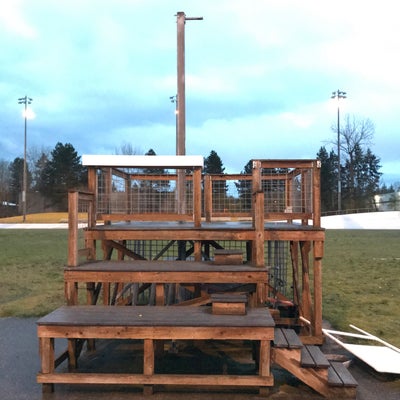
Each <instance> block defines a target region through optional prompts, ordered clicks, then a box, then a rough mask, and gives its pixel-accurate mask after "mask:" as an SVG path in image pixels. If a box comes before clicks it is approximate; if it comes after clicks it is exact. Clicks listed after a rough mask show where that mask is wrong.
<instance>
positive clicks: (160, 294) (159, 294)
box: [156, 283, 165, 306]
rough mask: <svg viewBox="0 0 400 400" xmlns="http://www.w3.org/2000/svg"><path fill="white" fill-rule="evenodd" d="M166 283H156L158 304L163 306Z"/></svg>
mask: <svg viewBox="0 0 400 400" xmlns="http://www.w3.org/2000/svg"><path fill="white" fill-rule="evenodd" d="M164 297H165V294H164V284H163V283H157V284H156V306H163V305H164Z"/></svg>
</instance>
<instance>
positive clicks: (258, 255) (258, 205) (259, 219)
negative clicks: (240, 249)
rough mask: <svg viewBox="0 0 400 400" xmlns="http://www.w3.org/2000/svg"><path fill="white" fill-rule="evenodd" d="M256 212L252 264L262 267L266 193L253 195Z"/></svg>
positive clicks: (263, 262)
mask: <svg viewBox="0 0 400 400" xmlns="http://www.w3.org/2000/svg"><path fill="white" fill-rule="evenodd" d="M253 211H254V218H253V224H254V226H253V227H254V231H255V233H254V236H255V237H254V243H253V246H252V263H253V265H255V266H257V267H262V266H264V264H265V261H264V193H263V192H256V193H254V194H253Z"/></svg>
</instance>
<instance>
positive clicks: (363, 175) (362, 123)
mask: <svg viewBox="0 0 400 400" xmlns="http://www.w3.org/2000/svg"><path fill="white" fill-rule="evenodd" d="M336 129H337V128H336V127H332V130H333V131H336ZM373 135H374V126H373V123H372V122H371V121H370V120H368V119H357V118H355V117H354V116H353V117H351V116H345V118H344V124H343V126H340V142H339V146H340V147H339V148H340V152H341V157H340V176H341V179H340V180H341V200H342V210H343V211H345V210H354V209H372V208H373V207H374V204H373V198H374V195H375V194H382V193H391V192H394V191H395V188H394V187H393V185H391V186H389V187H387V186H386V185H385V184H382V185H381V183H380V178H381V175H382V173H381V172H380V168H381V165H380V158H379V157H378V156H376V155H375V154H374V153H373V152H372V150H371V148H370V145H371V141H372V138H373ZM330 145H332V148H331V149H327V147H326V146H322V147H320V149H319V151H318V152H317V154H316V158H317V159H319V160H320V161H321V209H322V211H323V212H333V211H336V210H338V175H339V157H338V154H337V152H336V153H335V149H337V148H338V143H337V140H336V141H332V142H330ZM34 153H36V155H35V154H34ZM137 153H138V150H137V149H133V148H132V145H130V144H123V145H122V146H121V147H120V149H116V154H137ZM155 154H156V153H155V151H154V150H153V149H150V150H149V151H148V152H147V153H146V155H150V156H151V155H155ZM29 155H30V157H28V158H29V160H28V163H27V164H28V166H27V188H28V193H29V194H30V195H32V194H33V193H38V194H40V195H41V196H42V198H43V199H45V200H44V201H45V208H49V209H52V210H54V211H65V210H66V209H67V192H68V190H69V189H71V188H81V187H82V188H84V187H85V186H86V184H87V182H86V180H87V171H86V168H85V167H83V166H82V163H81V157H80V156H79V155H78V153H77V151H76V150H75V148H74V147H73V145H72V144H70V143H65V144H62V143H60V142H59V143H57V144H56V146H55V147H54V149H53V150H51V151H45V150H42V151H40V152H37V151H36V152H35V151H33V152H31V153H30V154H29ZM266 158H270V157H266ZM23 165H24V160H23V158H20V157H17V158H15V159H14V160H13V161H12V162H7V161H5V160H0V204H1V205H2V207H1V211H2V214H3V215H4V213H5V212H6V210H7V211H10V210H15V209H16V207H14V208H12V207H7V205H14V204H15V205H17V204H19V203H20V196H21V192H22V188H23ZM143 172H145V171H143ZM204 172H205V173H209V174H224V173H225V167H224V165H223V162H222V159H221V158H220V156H219V155H218V154H217V152H216V151H215V150H211V152H210V153H209V155H208V156H207V157H205V158H204ZM267 172H268V173H271V172H274V171H265V173H267ZM275 172H282V171H275ZM241 173H242V174H249V173H251V160H249V162H248V163H247V164H246V165H245V166H244V167H243V170H242V171H241ZM218 185H219V186H218V187H216V188H215V190H217V191H218V192H219V193H224V194H226V192H227V190H228V187H227V185H226V182H225V181H220V182H218ZM235 185H236V189H237V192H238V193H239V197H241V196H242V197H243V198H248V192H249V190H251V188H250V187H249V182H248V181H245V180H243V181H238V182H236V183H235ZM163 190H166V188H165V187H164V188H163ZM15 211H16V210H15ZM15 211H14V213H15Z"/></svg>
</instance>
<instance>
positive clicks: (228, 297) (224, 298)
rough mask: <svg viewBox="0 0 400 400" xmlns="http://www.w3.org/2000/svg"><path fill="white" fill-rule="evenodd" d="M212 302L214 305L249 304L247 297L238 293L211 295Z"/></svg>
mask: <svg viewBox="0 0 400 400" xmlns="http://www.w3.org/2000/svg"><path fill="white" fill-rule="evenodd" d="M211 301H212V302H213V303H214V302H215V303H247V296H246V295H245V294H236V293H232V294H231V293H215V294H212V295H211Z"/></svg>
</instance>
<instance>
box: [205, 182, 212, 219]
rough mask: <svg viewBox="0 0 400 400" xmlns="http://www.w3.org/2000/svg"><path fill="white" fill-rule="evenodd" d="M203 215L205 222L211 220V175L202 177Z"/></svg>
mask: <svg viewBox="0 0 400 400" xmlns="http://www.w3.org/2000/svg"><path fill="white" fill-rule="evenodd" d="M204 213H205V218H206V221H207V222H211V218H212V180H211V175H205V176H204Z"/></svg>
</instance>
